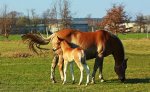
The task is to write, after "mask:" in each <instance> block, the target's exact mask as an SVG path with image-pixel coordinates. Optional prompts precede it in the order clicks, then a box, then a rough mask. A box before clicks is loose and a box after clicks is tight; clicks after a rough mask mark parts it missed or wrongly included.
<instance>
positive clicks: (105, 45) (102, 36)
mask: <svg viewBox="0 0 150 92" xmlns="http://www.w3.org/2000/svg"><path fill="white" fill-rule="evenodd" d="M57 36H58V37H59V38H61V39H64V40H66V41H67V42H68V43H70V45H71V46H72V47H74V46H75V47H81V48H82V49H84V51H85V53H86V58H87V59H92V58H96V60H95V64H94V68H93V74H92V82H94V78H95V73H96V70H97V68H99V70H100V71H99V72H100V76H99V77H100V79H102V80H103V76H102V67H103V58H104V57H106V56H108V55H110V54H112V55H113V57H114V59H115V67H114V68H115V72H116V74H117V75H118V77H119V79H120V80H121V81H124V79H125V70H126V67H127V65H126V61H127V60H125V54H124V47H123V45H122V42H121V41H120V39H119V38H118V37H116V36H115V35H113V34H111V33H109V32H107V31H104V30H97V31H95V32H81V31H78V30H73V29H63V30H60V31H58V32H56V33H54V34H52V35H51V36H50V37H49V38H47V39H45V41H50V40H51V42H52V45H56V44H57V45H59V43H60V41H59V40H58V39H57ZM29 38H30V39H32V37H29ZM36 43H37V42H36ZM54 50H55V51H56V53H57V50H56V49H54ZM55 58H56V57H55ZM55 58H54V60H53V64H52V68H51V70H52V73H51V78H52V79H54V73H53V72H54V70H55V69H54V68H55V66H56V64H54V63H55V60H56V61H57V60H59V65H60V66H61V67H60V70H62V69H61V68H62V61H63V60H62V59H63V58H62V55H61V54H60V53H59V54H58V56H57V58H59V59H55ZM61 76H63V75H62V73H61ZM62 79H63V77H62Z"/></svg>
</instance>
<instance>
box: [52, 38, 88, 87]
mask: <svg viewBox="0 0 150 92" xmlns="http://www.w3.org/2000/svg"><path fill="white" fill-rule="evenodd" d="M58 39H59V38H58ZM59 40H60V41H61V42H60V45H55V47H53V48H55V49H59V48H61V50H62V53H63V59H64V80H63V84H65V83H66V71H67V66H68V63H70V70H71V74H72V81H73V83H74V74H73V61H74V62H75V63H76V64H77V66H78V67H79V69H80V73H81V75H80V81H79V84H78V85H81V83H82V80H83V70H84V68H85V69H86V73H87V82H86V85H88V83H89V77H90V71H89V67H88V65H87V64H86V55H85V53H84V50H83V49H81V48H79V47H78V48H71V47H70V45H69V44H68V43H67V42H66V41H65V40H63V39H59Z"/></svg>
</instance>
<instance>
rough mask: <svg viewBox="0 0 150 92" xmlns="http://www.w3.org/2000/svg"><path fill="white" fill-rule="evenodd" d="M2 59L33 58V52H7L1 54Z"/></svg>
mask: <svg viewBox="0 0 150 92" xmlns="http://www.w3.org/2000/svg"><path fill="white" fill-rule="evenodd" d="M0 56H1V57H10V58H27V57H31V56H33V54H32V53H31V52H7V53H0Z"/></svg>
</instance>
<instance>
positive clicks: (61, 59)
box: [58, 55, 64, 81]
mask: <svg viewBox="0 0 150 92" xmlns="http://www.w3.org/2000/svg"><path fill="white" fill-rule="evenodd" d="M63 63H64V60H63V56H62V55H59V61H58V67H59V72H60V77H61V80H62V81H63V80H64V74H63Z"/></svg>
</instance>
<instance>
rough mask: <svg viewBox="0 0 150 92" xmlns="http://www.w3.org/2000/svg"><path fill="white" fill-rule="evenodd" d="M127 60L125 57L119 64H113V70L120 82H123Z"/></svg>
mask: <svg viewBox="0 0 150 92" xmlns="http://www.w3.org/2000/svg"><path fill="white" fill-rule="evenodd" d="M127 60H128V59H125V60H124V61H123V62H122V64H121V65H118V66H115V72H116V74H117V75H118V77H119V79H120V80H121V81H122V82H124V81H125V79H126V78H125V72H126V68H127Z"/></svg>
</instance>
